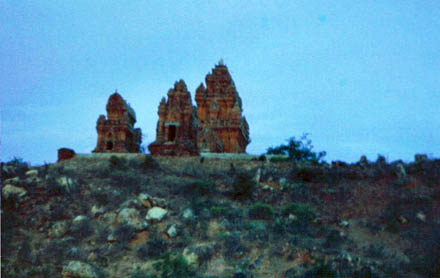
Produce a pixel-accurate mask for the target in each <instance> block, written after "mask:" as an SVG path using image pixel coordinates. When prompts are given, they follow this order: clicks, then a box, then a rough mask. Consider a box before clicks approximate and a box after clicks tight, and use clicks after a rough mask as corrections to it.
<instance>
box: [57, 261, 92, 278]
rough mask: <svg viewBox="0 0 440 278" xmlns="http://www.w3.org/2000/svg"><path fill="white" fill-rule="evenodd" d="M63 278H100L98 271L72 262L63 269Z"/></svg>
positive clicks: (89, 266) (87, 265)
mask: <svg viewBox="0 0 440 278" xmlns="http://www.w3.org/2000/svg"><path fill="white" fill-rule="evenodd" d="M61 275H62V276H63V278H98V277H99V274H98V272H97V271H96V269H95V268H94V267H93V266H91V265H89V264H87V263H83V262H80V261H70V262H69V263H68V264H67V265H65V266H64V267H63V271H62V273H61Z"/></svg>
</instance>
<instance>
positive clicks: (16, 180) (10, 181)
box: [3, 177, 20, 185]
mask: <svg viewBox="0 0 440 278" xmlns="http://www.w3.org/2000/svg"><path fill="white" fill-rule="evenodd" d="M3 182H4V183H5V184H12V185H18V184H19V183H20V178H19V177H14V178H11V179H7V180H4V181H3Z"/></svg>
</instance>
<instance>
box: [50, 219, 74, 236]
mask: <svg viewBox="0 0 440 278" xmlns="http://www.w3.org/2000/svg"><path fill="white" fill-rule="evenodd" d="M68 229H69V224H68V223H67V222H56V223H55V224H53V225H52V227H51V228H50V229H49V232H48V235H49V237H51V238H60V237H62V236H64V235H65V234H66V233H67V231H68Z"/></svg>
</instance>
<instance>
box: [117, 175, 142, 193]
mask: <svg viewBox="0 0 440 278" xmlns="http://www.w3.org/2000/svg"><path fill="white" fill-rule="evenodd" d="M110 178H111V179H112V184H113V185H115V186H118V187H120V188H124V189H128V190H130V191H133V192H135V193H139V192H140V191H141V183H142V181H141V178H140V177H139V176H137V175H136V173H135V172H133V171H122V170H115V171H112V172H111V173H110Z"/></svg>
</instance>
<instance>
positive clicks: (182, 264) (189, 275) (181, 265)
mask: <svg viewBox="0 0 440 278" xmlns="http://www.w3.org/2000/svg"><path fill="white" fill-rule="evenodd" d="M153 267H154V269H155V270H156V271H158V272H159V273H160V275H159V277H160V278H193V277H196V271H195V269H194V267H193V266H191V265H190V264H188V262H187V261H186V259H185V258H184V257H183V255H181V254H179V255H172V254H171V253H169V252H168V253H165V254H164V255H163V256H162V260H161V261H159V262H157V263H155V264H154V265H153Z"/></svg>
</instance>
